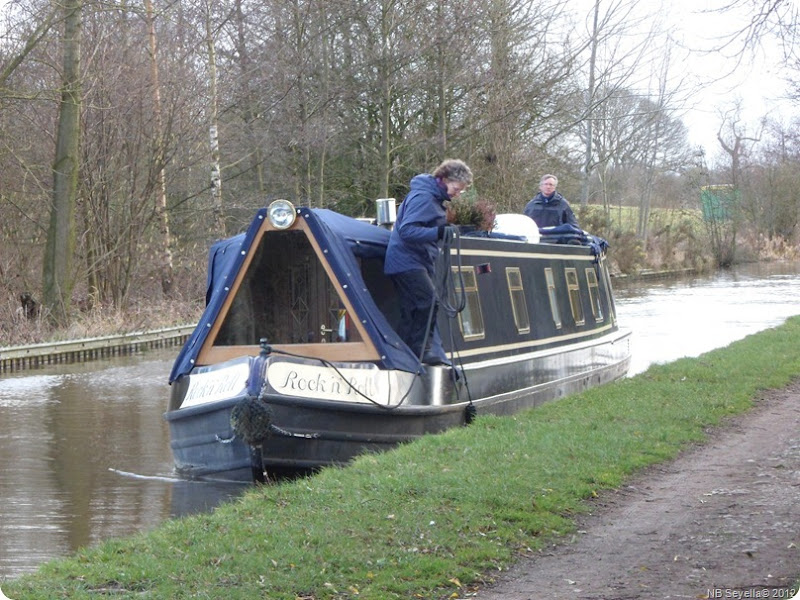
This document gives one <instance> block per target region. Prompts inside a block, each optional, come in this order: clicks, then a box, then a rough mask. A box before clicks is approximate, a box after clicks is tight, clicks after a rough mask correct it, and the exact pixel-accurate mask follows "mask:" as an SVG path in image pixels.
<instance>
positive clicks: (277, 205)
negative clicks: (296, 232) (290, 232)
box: [267, 200, 297, 229]
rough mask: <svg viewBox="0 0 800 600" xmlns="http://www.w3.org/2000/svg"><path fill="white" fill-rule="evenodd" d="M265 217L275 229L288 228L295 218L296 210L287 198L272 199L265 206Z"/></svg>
mask: <svg viewBox="0 0 800 600" xmlns="http://www.w3.org/2000/svg"><path fill="white" fill-rule="evenodd" d="M267 218H269V222H270V223H271V224H272V226H273V227H274V228H275V229H289V227H291V226H292V224H293V223H294V220H295V218H297V211H296V210H295V208H294V205H293V204H292V203H291V202H289V201H288V200H274V201H273V202H271V203H270V205H269V206H268V207H267Z"/></svg>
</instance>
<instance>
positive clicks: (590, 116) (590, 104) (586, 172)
mask: <svg viewBox="0 0 800 600" xmlns="http://www.w3.org/2000/svg"><path fill="white" fill-rule="evenodd" d="M599 17H600V0H595V3H594V21H593V24H592V40H591V45H592V49H591V56H590V57H589V89H588V90H586V149H585V156H584V160H583V185H582V187H581V206H586V205H587V204H589V191H590V190H589V187H590V184H591V177H592V170H593V168H594V158H593V156H592V154H593V148H592V136H593V135H594V128H593V127H592V125H593V124H594V96H595V73H596V69H597V45H598V37H597V36H598V28H597V22H598V19H599Z"/></svg>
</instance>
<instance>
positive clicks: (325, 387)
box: [267, 362, 385, 402]
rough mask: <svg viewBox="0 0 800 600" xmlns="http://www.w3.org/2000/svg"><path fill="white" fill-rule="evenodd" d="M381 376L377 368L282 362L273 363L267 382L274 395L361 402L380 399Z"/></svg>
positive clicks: (381, 393)
mask: <svg viewBox="0 0 800 600" xmlns="http://www.w3.org/2000/svg"><path fill="white" fill-rule="evenodd" d="M380 377H381V376H380V372H379V371H378V370H377V369H349V368H341V369H338V370H334V369H331V368H328V367H316V366H311V365H297V364H292V363H281V362H277V363H272V364H270V366H269V369H267V381H268V382H269V385H270V386H271V387H272V388H273V389H274V390H275V391H276V392H278V393H280V394H286V395H287V396H308V397H313V398H320V399H326V400H350V401H355V402H364V401H367V399H366V398H364V396H368V397H369V398H371V399H373V400H375V399H377V398H380V397H382V396H383V395H385V392H381V389H382V388H383V386H382V385H381V380H380ZM362 394H363V395H362ZM384 400H385V398H384Z"/></svg>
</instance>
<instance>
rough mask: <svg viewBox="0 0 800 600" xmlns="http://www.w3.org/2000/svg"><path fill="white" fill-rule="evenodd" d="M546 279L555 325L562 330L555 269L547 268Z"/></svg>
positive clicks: (545, 271) (545, 270)
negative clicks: (554, 275) (554, 274)
mask: <svg viewBox="0 0 800 600" xmlns="http://www.w3.org/2000/svg"><path fill="white" fill-rule="evenodd" d="M544 278H545V280H546V281H547V296H548V297H549V298H550V312H551V313H552V314H553V323H555V325H556V329H561V311H560V310H558V297H557V296H556V281H555V278H554V277H553V269H551V268H550V267H545V269H544Z"/></svg>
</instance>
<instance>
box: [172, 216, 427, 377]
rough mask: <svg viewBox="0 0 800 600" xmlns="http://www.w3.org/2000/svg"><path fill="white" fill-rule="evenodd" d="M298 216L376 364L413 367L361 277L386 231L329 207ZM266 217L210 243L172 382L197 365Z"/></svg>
mask: <svg viewBox="0 0 800 600" xmlns="http://www.w3.org/2000/svg"><path fill="white" fill-rule="evenodd" d="M298 212H299V218H302V219H305V221H306V223H307V225H308V228H309V230H310V231H311V233H312V235H313V236H314V238H315V239H316V240H317V243H318V244H319V245H320V247H321V248H322V251H323V253H324V254H325V257H326V258H327V260H328V262H329V263H330V265H331V268H332V269H333V271H334V273H335V274H336V277H337V278H338V280H339V281H340V282H341V283H342V285H343V286H344V290H345V294H346V295H347V298H348V300H349V301H350V303H351V304H352V306H353V309H354V310H355V312H356V315H354V316H353V318H358V319H359V320H360V321H362V326H363V327H364V328H365V329H366V332H367V335H368V336H369V338H370V340H371V341H372V343H373V344H374V345H375V347H376V349H377V351H378V354H379V355H380V357H381V358H380V361H378V362H377V363H376V364H378V366H380V367H382V368H386V369H399V370H402V371H409V372H416V371H417V370H419V362H418V361H417V359H416V357H415V356H414V355H413V353H412V352H411V350H409V348H408V346H406V345H405V344H404V343H403V342H402V340H401V339H400V338H399V336H398V335H397V334H396V333H395V331H394V329H393V328H392V326H391V325H390V324H389V322H388V321H387V320H386V317H385V316H384V314H383V313H382V312H381V310H380V309H379V308H378V307H377V305H376V304H375V302H374V300H373V299H372V296H371V295H370V293H369V291H368V290H367V286H366V285H365V283H364V280H363V279H362V277H361V269H360V267H359V264H358V260H357V259H358V258H382V257H383V256H384V254H385V253H386V245H387V244H388V243H389V232H388V231H387V230H385V229H382V228H380V227H376V226H375V225H370V224H368V223H364V222H361V221H358V220H356V219H352V218H350V217H346V216H344V215H341V214H339V213H336V212H333V211H331V210H327V209H308V208H301V209H299V211H298ZM266 218H267V211H266V209H265V208H262V209H260V210H259V211H258V213H257V214H256V216H255V218H254V219H253V221H252V223H251V224H250V226H249V227H248V229H247V231H246V232H244V233H241V234H239V235H236V236H234V237H231V238H229V239H226V240H222V241H219V242H216V243H215V244H213V245H212V246H211V249H210V251H209V258H208V277H207V282H206V286H207V287H206V309H205V311H204V312H203V316H202V317H201V318H200V322H199V323H198V325H197V327H196V328H195V330H194V332H193V333H192V335H191V337H189V339H188V340H187V341H186V343H185V344H184V346H183V348H182V349H181V351H180V353H179V354H178V357H177V358H176V360H175V363H174V365H173V367H172V372H171V373H170V377H169V381H170V383H172V382H173V381H175V380H176V379H178V378H179V377H181V376H182V375H185V374H187V373H189V372H190V371H191V370H192V368H193V367H194V366H195V361H196V359H197V355H198V353H199V352H200V348H201V347H202V346H203V343H204V342H205V340H206V338H207V337H208V333H209V332H210V331H211V328H212V326H213V324H214V322H215V321H216V319H217V317H218V316H219V312H220V310H221V308H222V306H223V305H224V303H225V299H226V298H227V297H228V294H229V293H230V291H231V290H230V286H231V285H232V284H233V282H234V281H235V279H236V275H237V273H238V272H239V270H240V269H241V267H242V265H243V263H244V260H245V257H246V256H247V254H248V253H249V251H250V248H251V246H252V245H253V242H254V240H255V238H256V235H257V233H258V231H259V229H260V228H261V226H262V224H263V223H264V219H266Z"/></svg>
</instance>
